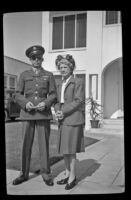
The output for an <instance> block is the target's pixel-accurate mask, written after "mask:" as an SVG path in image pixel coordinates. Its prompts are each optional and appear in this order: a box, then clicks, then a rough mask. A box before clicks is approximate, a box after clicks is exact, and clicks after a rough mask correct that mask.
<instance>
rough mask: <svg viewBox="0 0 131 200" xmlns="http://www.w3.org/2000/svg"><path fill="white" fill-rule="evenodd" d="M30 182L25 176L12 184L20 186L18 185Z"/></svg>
mask: <svg viewBox="0 0 131 200" xmlns="http://www.w3.org/2000/svg"><path fill="white" fill-rule="evenodd" d="M27 180H28V178H25V177H24V176H19V177H18V178H16V179H15V180H14V181H13V182H12V184H13V185H18V184H21V183H23V182H25V181H27Z"/></svg>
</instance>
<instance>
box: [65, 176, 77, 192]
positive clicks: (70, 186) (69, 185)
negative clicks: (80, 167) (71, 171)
mask: <svg viewBox="0 0 131 200" xmlns="http://www.w3.org/2000/svg"><path fill="white" fill-rule="evenodd" d="M75 185H76V177H75V178H74V180H73V181H72V182H71V183H67V184H66V186H65V189H66V190H70V189H72V188H73V187H75Z"/></svg>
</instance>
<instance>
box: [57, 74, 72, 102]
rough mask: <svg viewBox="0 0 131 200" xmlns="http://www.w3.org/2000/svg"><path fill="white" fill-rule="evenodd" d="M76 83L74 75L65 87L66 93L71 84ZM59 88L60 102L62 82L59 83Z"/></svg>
mask: <svg viewBox="0 0 131 200" xmlns="http://www.w3.org/2000/svg"><path fill="white" fill-rule="evenodd" d="M74 82H75V78H74V75H72V76H71V78H70V79H69V81H68V83H67V85H66V87H65V91H66V89H67V87H68V86H69V85H70V84H71V83H74ZM58 86H59V92H58V97H59V101H60V99H61V88H62V80H61V81H60V83H59V85H58ZM65 91H64V93H65Z"/></svg>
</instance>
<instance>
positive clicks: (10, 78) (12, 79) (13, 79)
mask: <svg viewBox="0 0 131 200" xmlns="http://www.w3.org/2000/svg"><path fill="white" fill-rule="evenodd" d="M15 82H16V77H13V76H10V77H9V87H10V89H15V85H16V84H15Z"/></svg>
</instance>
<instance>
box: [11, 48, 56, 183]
mask: <svg viewBox="0 0 131 200" xmlns="http://www.w3.org/2000/svg"><path fill="white" fill-rule="evenodd" d="M44 52H45V50H44V48H43V47H42V46H39V45H36V46H32V47H30V48H28V49H27V50H26V56H27V57H28V58H29V59H30V61H31V63H32V68H31V69H30V70H26V71H24V72H22V73H21V74H20V78H19V82H18V87H17V91H16V94H15V99H16V101H17V103H18V104H19V105H20V106H21V113H20V118H21V120H23V131H24V141H23V150H22V171H21V174H20V176H19V177H18V178H16V179H15V180H14V181H13V185H18V184H20V183H22V182H24V181H27V180H28V178H29V168H30V158H31V151H32V144H33V140H34V133H35V127H36V129H37V132H38V143H39V152H40V166H41V167H40V168H41V174H42V178H43V181H44V182H45V183H46V184H47V185H49V186H52V185H53V184H54V183H53V180H52V177H51V173H50V165H49V136H50V120H51V119H52V114H51V106H52V104H53V103H54V102H55V100H56V85H55V79H54V76H53V74H52V73H51V72H48V71H46V70H44V69H43V68H42V62H43V54H44Z"/></svg>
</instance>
